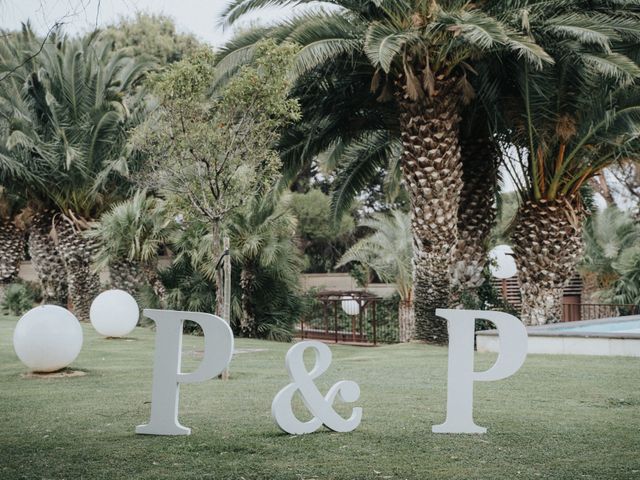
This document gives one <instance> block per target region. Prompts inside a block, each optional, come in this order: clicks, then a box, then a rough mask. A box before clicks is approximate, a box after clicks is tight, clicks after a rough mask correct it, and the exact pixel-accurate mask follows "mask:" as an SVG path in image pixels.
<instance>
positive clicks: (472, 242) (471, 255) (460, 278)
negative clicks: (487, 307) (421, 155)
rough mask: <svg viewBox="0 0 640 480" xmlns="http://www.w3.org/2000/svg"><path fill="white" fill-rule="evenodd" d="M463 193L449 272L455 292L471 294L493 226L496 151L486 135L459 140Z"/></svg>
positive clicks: (484, 261)
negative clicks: (456, 237) (453, 258)
mask: <svg viewBox="0 0 640 480" xmlns="http://www.w3.org/2000/svg"><path fill="white" fill-rule="evenodd" d="M461 153H462V182H463V186H462V192H461V194H460V207H459V209H458V244H457V246H456V251H455V255H456V259H455V267H454V269H453V272H452V276H453V282H454V284H455V286H456V290H458V291H460V292H463V291H464V292H467V293H472V294H474V293H475V292H476V290H477V289H478V287H480V285H482V283H483V281H484V277H483V275H482V271H483V270H484V268H485V267H486V265H487V246H488V241H489V234H490V233H491V229H492V227H493V225H494V223H495V218H496V209H495V195H496V188H497V174H498V161H497V160H498V151H497V147H496V145H495V143H494V141H493V140H492V139H491V138H489V137H488V136H486V135H485V136H482V135H480V136H479V137H476V138H472V137H465V138H463V139H462V140H461Z"/></svg>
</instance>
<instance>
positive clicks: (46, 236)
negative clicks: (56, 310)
mask: <svg viewBox="0 0 640 480" xmlns="http://www.w3.org/2000/svg"><path fill="white" fill-rule="evenodd" d="M52 228H53V212H52V211H50V210H48V211H43V212H36V213H35V214H34V216H33V218H32V220H31V224H30V227H29V240H28V246H29V254H30V255H31V261H32V263H33V268H34V269H35V271H36V274H37V275H38V280H39V282H40V286H41V287H42V301H43V303H45V304H53V305H60V306H63V307H66V306H67V301H68V299H67V295H68V285H67V272H66V270H65V267H64V263H63V261H62V256H61V254H60V251H59V250H58V247H57V246H56V244H55V242H54V241H53V238H52V237H51V230H52Z"/></svg>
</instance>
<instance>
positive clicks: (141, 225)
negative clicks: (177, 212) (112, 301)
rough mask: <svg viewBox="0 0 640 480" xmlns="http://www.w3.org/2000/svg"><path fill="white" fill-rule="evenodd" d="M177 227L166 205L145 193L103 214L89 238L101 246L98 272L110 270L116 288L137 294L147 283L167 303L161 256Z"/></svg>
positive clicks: (96, 263)
mask: <svg viewBox="0 0 640 480" xmlns="http://www.w3.org/2000/svg"><path fill="white" fill-rule="evenodd" d="M176 227H177V224H176V222H175V221H174V219H172V218H170V215H169V213H168V211H167V209H166V208H165V205H164V202H163V201H162V200H160V199H158V198H154V197H151V196H149V195H148V194H147V192H146V191H144V190H141V191H138V192H136V193H135V194H134V196H133V197H132V198H130V199H128V200H125V201H123V202H120V203H117V204H115V205H113V206H112V207H111V209H110V210H108V211H107V212H105V213H103V214H102V216H101V217H100V220H99V222H98V223H97V224H96V225H95V226H94V228H93V229H92V230H90V231H89V232H88V233H87V235H88V237H89V238H91V239H93V240H94V241H96V242H97V243H98V250H97V252H96V254H95V270H96V271H99V270H102V269H104V268H109V273H110V276H111V283H112V285H113V286H114V287H115V288H120V289H124V290H129V291H131V292H135V291H136V290H138V288H139V287H140V286H141V284H142V282H143V281H145V282H146V283H148V285H150V286H151V288H152V289H153V291H154V294H155V295H156V296H157V297H158V299H159V301H160V304H161V305H164V304H165V288H164V286H163V284H162V282H161V280H160V276H159V274H158V255H159V251H160V249H161V247H163V246H165V245H167V244H168V243H169V241H170V239H171V237H172V235H173V234H174V233H175V230H176Z"/></svg>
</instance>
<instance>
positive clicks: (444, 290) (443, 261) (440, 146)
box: [397, 79, 462, 343]
mask: <svg viewBox="0 0 640 480" xmlns="http://www.w3.org/2000/svg"><path fill="white" fill-rule="evenodd" d="M456 83H457V82H456V80H455V79H453V80H450V81H441V82H440V84H439V87H440V90H439V91H438V92H436V93H435V94H434V96H432V97H425V98H423V99H420V100H412V99H411V98H410V97H409V95H408V94H407V93H406V87H403V89H402V91H401V93H400V94H398V95H397V98H398V103H399V107H400V127H401V135H402V143H403V152H402V170H403V179H404V183H405V184H406V187H407V190H408V192H409V196H410V201H411V229H412V233H413V243H414V258H413V269H414V272H413V275H414V294H415V296H414V298H415V300H414V309H415V322H416V338H417V339H419V340H425V341H430V342H435V343H445V342H446V341H447V324H446V322H445V321H444V320H443V319H441V318H439V317H437V316H436V314H435V310H436V308H446V307H448V306H449V304H450V294H451V284H450V272H451V267H452V266H453V260H454V250H455V246H456V243H457V239H458V224H457V219H458V205H459V199H460V191H461V189H462V170H461V169H462V166H461V162H460V146H459V142H458V137H459V123H460V115H459V113H458V105H457V103H456V102H457V98H458V95H457V94H456V88H457V87H456Z"/></svg>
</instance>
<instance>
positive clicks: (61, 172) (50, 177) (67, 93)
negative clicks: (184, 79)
mask: <svg viewBox="0 0 640 480" xmlns="http://www.w3.org/2000/svg"><path fill="white" fill-rule="evenodd" d="M52 38H53V39H54V41H53V42H51V43H47V44H45V45H43V48H42V51H41V52H40V54H39V55H38V56H37V59H36V61H34V62H33V64H32V65H25V67H24V68H25V70H26V71H25V73H24V79H25V80H24V83H23V84H21V85H20V95H19V96H15V95H14V92H13V91H12V90H3V92H2V93H3V104H4V105H5V108H7V110H10V111H11V113H12V118H11V125H10V132H9V135H8V138H7V143H6V146H7V148H8V150H9V151H10V153H11V156H13V157H15V158H17V157H20V158H21V159H22V161H23V162H24V164H25V170H26V171H28V172H30V175H29V176H27V175H23V174H21V172H15V171H4V172H3V174H2V175H3V177H5V178H8V179H10V181H11V182H12V184H13V185H18V186H20V188H21V189H22V191H23V192H24V196H25V198H27V199H28V200H29V207H30V208H31V210H32V211H34V212H35V213H34V220H33V230H32V237H33V242H32V241H31V239H30V244H31V243H33V249H32V257H33V258H34V261H35V262H36V268H37V269H39V270H40V272H41V273H42V275H44V276H51V275H52V270H51V269H52V268H53V266H54V265H55V267H56V268H57V267H58V266H59V265H58V264H54V261H53V258H55V257H56V254H59V256H60V257H61V258H62V261H63V262H64V268H65V271H66V278H67V280H68V286H69V296H70V301H71V304H72V305H73V308H74V309H75V312H76V314H77V316H78V317H79V318H82V319H87V318H88V313H89V307H90V303H91V301H92V299H93V297H94V296H95V295H96V294H97V293H98V288H99V283H98V277H97V275H96V274H95V273H93V272H92V271H91V257H92V254H93V251H94V248H95V246H94V245H93V244H92V242H89V241H88V240H87V239H86V238H85V237H84V236H83V234H82V232H83V231H85V230H87V229H88V228H89V226H90V222H91V220H92V219H93V218H95V217H96V216H97V215H99V213H100V212H101V211H103V210H104V209H105V208H106V207H107V206H108V205H109V204H110V203H111V202H113V201H114V200H115V199H117V198H121V197H122V195H123V194H124V193H125V191H126V190H127V189H128V188H129V184H128V182H127V181H126V178H127V176H128V173H129V171H128V169H129V166H130V165H129V163H128V158H127V152H126V150H125V143H126V137H127V132H128V130H129V129H130V128H131V123H133V122H135V120H136V116H135V115H132V114H131V113H130V109H129V108H128V106H127V104H126V101H125V98H126V96H127V95H128V94H130V93H132V92H133V91H134V89H135V86H136V84H137V82H138V81H139V80H140V79H141V77H142V75H143V74H144V73H145V71H146V70H147V69H148V67H149V64H148V63H147V62H145V61H141V60H139V59H134V58H131V57H128V56H127V55H126V54H125V53H124V52H122V51H118V52H116V51H113V50H112V48H111V45H110V44H109V43H108V42H105V41H102V40H99V39H98V38H97V36H96V35H95V34H92V35H89V36H87V37H85V38H83V39H79V40H72V39H68V38H66V37H58V36H57V35H54V36H53V37H52ZM32 177H36V179H37V181H33V178H32ZM52 241H53V244H54V245H55V246H54V245H51V244H52ZM56 248H57V251H56ZM40 260H44V261H42V262H40ZM38 264H39V265H38ZM56 274H59V272H56ZM41 278H42V276H41ZM56 290H58V289H56Z"/></svg>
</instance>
